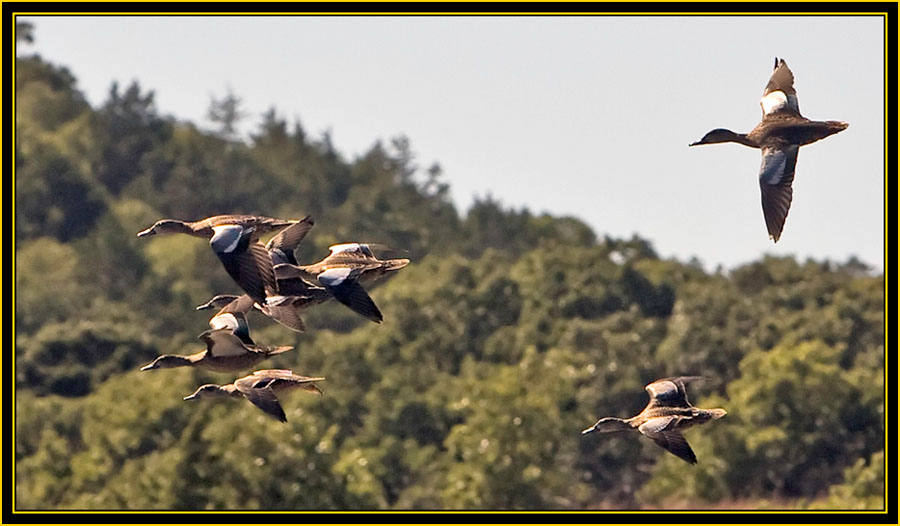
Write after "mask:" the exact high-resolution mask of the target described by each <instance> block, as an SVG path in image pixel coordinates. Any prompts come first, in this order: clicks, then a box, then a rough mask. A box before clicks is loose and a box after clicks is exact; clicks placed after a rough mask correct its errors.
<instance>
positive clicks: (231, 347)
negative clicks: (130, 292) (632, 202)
mask: <svg viewBox="0 0 900 526" xmlns="http://www.w3.org/2000/svg"><path fill="white" fill-rule="evenodd" d="M760 106H761V107H762V111H763V116H762V120H761V121H760V123H759V124H758V125H757V126H756V127H755V128H753V130H751V131H750V132H749V133H746V134H740V133H735V132H733V131H731V130H727V129H723V128H717V129H714V130H712V131H710V132H708V133H707V134H706V135H704V136H703V138H702V139H700V140H699V141H696V142H693V143H691V144H690V145H689V146H699V145H703V144H716V143H723V142H736V143H738V144H742V145H744V146H749V147H751V148H757V149H759V150H760V151H761V152H762V164H761V166H760V170H759V186H760V190H761V193H762V208H763V217H764V219H765V222H766V229H767V230H768V233H769V237H770V239H772V241H773V242H776V243H777V242H778V240H779V239H780V238H781V233H782V231H783V229H784V223H785V220H786V218H787V215H788V210H789V209H790V206H791V200H792V197H793V190H792V188H791V184H792V183H793V180H794V170H795V167H796V164H797V153H798V150H799V149H800V146H804V145H807V144H810V143H813V142H816V141H818V140H820V139H824V138H825V137H828V136H829V135H833V134H835V133H838V132H840V131H843V130H845V129H847V127H848V126H849V125H848V124H847V123H845V122H841V121H812V120H809V119H807V118H805V117H803V116H801V115H800V108H799V105H798V103H797V92H796V91H795V90H794V76H793V74H792V73H791V70H790V69H788V65H787V63H786V62H785V61H784V60H783V59H778V58H776V59H775V69H774V71H773V73H772V75H771V77H770V78H769V82H768V84H767V85H766V87H765V89H764V90H763V97H762V99H761V100H760ZM312 226H313V219H312V218H311V217H309V216H307V217H305V218H303V219H300V220H282V219H273V218H271V217H263V216H255V215H220V216H214V217H209V218H206V219H203V220H200V221H194V222H186V221H178V220H174V219H162V220H159V221H157V222H156V223H155V224H154V225H153V226H151V227H149V228H147V229H145V230H142V231H141V232H139V233H138V234H137V235H138V237H144V236H150V235H155V234H170V233H182V234H188V235H192V236H196V237H201V238H205V239H207V240H209V245H210V247H212V249H213V251H214V252H215V253H216V255H217V256H218V257H219V260H221V262H222V265H223V266H224V267H225V270H226V271H227V272H228V274H229V275H230V276H231V277H232V279H234V281H235V282H236V283H237V284H238V286H239V287H240V288H241V289H243V290H244V292H245V294H243V295H241V296H235V295H227V294H222V295H218V296H215V297H213V298H211V299H210V300H209V301H207V302H206V303H204V304H201V305H199V306H197V310H204V309H219V310H218V312H217V313H216V314H215V315H214V316H213V317H212V318H211V319H210V320H209V326H210V329H209V330H207V331H205V332H203V333H202V334H200V336H199V339H200V340H201V341H203V343H205V344H206V350H204V351H200V352H198V353H195V354H191V355H188V356H178V355H169V354H164V355H162V356H159V357H157V358H156V359H155V360H153V361H152V362H151V363H149V364H147V365H145V366H144V367H142V368H141V370H142V371H146V370H152V369H168V368H172V367H188V366H189V367H202V368H204V369H208V370H211V371H216V372H227V373H236V372H239V371H242V370H246V369H248V368H251V367H254V366H255V365H256V364H258V363H259V362H261V361H263V360H265V359H266V358H268V357H270V356H274V355H277V354H281V353H284V352H287V351H290V350H291V349H293V348H292V347H289V346H274V347H272V346H265V345H258V344H256V343H255V342H254V341H253V340H252V339H251V337H250V329H249V326H248V324H247V317H246V315H247V313H248V312H250V311H258V312H260V313H262V314H263V315H265V316H266V317H268V318H271V319H272V320H274V321H275V322H277V323H279V324H281V325H282V326H284V327H287V328H288V329H291V330H293V331H298V332H303V331H304V330H305V325H304V323H303V320H302V318H301V317H300V314H301V313H302V312H303V311H304V310H305V309H308V308H310V307H313V306H315V305H319V304H321V303H324V302H326V301H328V300H330V299H332V298H334V299H336V300H338V301H339V302H341V303H342V304H344V305H346V306H347V307H348V308H350V309H351V310H353V311H354V312H356V313H357V314H359V315H361V316H364V317H366V318H368V319H369V320H371V321H373V322H375V323H381V322H382V321H383V319H384V318H383V316H382V314H381V311H380V310H379V309H378V306H377V305H375V302H374V301H372V298H371V297H369V294H368V293H367V292H366V290H365V288H363V284H364V283H367V282H370V281H372V280H374V279H377V278H378V277H380V276H383V275H384V274H387V273H389V272H395V271H397V270H400V269H401V268H403V267H405V266H406V265H408V264H409V260H408V259H388V260H380V259H378V258H377V257H376V256H375V254H374V252H373V249H376V250H378V249H380V248H385V247H383V246H381V245H374V244H364V243H341V244H338V245H333V246H331V247H330V248H329V250H330V251H331V253H330V254H329V255H328V256H327V257H325V258H324V259H322V260H321V261H319V262H318V263H314V264H311V265H301V264H300V263H299V262H298V261H297V260H296V258H295V254H294V250H295V249H296V248H297V247H298V245H299V244H300V242H301V241H302V240H303V238H304V237H305V236H306V234H307V232H309V229H310V228H311V227H312ZM271 233H275V235H274V237H272V238H271V240H269V242H268V243H266V244H265V245H263V244H262V243H261V242H260V241H259V239H260V237H261V236H264V235H267V234H271ZM700 379H702V377H699V376H679V377H670V378H663V379H660V380H656V381H654V382H651V383H650V384H648V385H647V386H646V387H645V389H646V391H647V393H648V394H649V395H650V402H649V403H648V404H647V406H646V407H645V408H644V409H643V410H642V411H641V412H640V413H639V414H638V415H636V416H633V417H631V418H628V419H622V418H617V417H605V418H601V419H600V420H598V421H597V422H596V423H595V424H594V425H592V426H591V427H589V428H587V429H585V430H584V431H582V434H583V435H587V434H590V433H593V432H594V431H597V432H600V433H610V432H615V431H629V430H634V431H638V432H639V433H640V434H641V435H643V436H645V437H647V438H649V439H651V440H653V442H654V443H656V444H657V445H659V446H661V447H662V448H664V449H666V450H667V451H669V452H670V453H672V454H673V455H675V456H677V457H678V458H680V459H682V460H684V461H685V462H688V463H690V464H696V463H697V457H696V455H695V454H694V451H693V450H692V449H691V447H690V445H688V442H687V440H686V439H685V438H684V436H683V435H682V433H681V430H683V429H686V428H689V427H691V426H694V425H700V424H705V423H707V422H710V421H713V420H718V419H719V418H722V417H724V416H725V415H726V414H727V412H726V411H725V409H720V408H719V409H699V408H697V407H694V406H693V405H691V403H690V402H688V398H687V393H686V391H685V384H686V383H690V382H694V381H697V380H700ZM324 380H325V378H324V377H308V376H301V375H297V374H294V373H293V372H292V371H290V370H286V369H263V370H258V371H255V372H253V373H252V374H250V375H247V376H244V377H241V378H238V379H236V380H234V381H233V382H232V383H230V384H225V385H215V384H206V385H202V386H200V387H199V388H197V390H196V391H195V392H194V393H192V394H190V395H188V396H186V397H184V399H185V400H197V399H202V398H215V397H227V396H230V397H243V398H246V399H247V400H249V401H250V402H251V403H252V404H254V405H255V406H257V407H258V408H260V409H261V410H262V411H264V412H265V413H266V414H267V415H269V416H271V417H273V418H275V419H277V420H279V421H281V422H286V421H287V418H286V417H285V414H284V410H283V409H282V407H281V404H280V402H279V401H278V396H277V395H278V394H283V393H286V392H288V391H291V390H294V389H302V390H304V391H308V392H310V393H315V394H322V390H321V389H320V388H319V387H318V386H317V385H316V382H321V381H324Z"/></svg>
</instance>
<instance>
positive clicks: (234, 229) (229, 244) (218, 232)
mask: <svg viewBox="0 0 900 526" xmlns="http://www.w3.org/2000/svg"><path fill="white" fill-rule="evenodd" d="M213 232H215V234H213V237H212V238H211V239H210V240H209V244H210V245H211V246H212V247H213V250H215V251H216V252H218V253H219V254H228V253H230V252H232V251H233V250H234V249H235V248H237V246H238V243H240V241H241V234H243V233H244V227H242V226H239V225H220V226H214V227H213Z"/></svg>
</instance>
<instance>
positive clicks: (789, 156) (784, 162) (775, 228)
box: [759, 145, 800, 243]
mask: <svg viewBox="0 0 900 526" xmlns="http://www.w3.org/2000/svg"><path fill="white" fill-rule="evenodd" d="M799 151H800V146H798V145H785V146H782V145H779V146H764V147H763V148H762V164H761V165H760V168H759V189H760V191H761V192H762V208H763V216H764V217H765V219H766V229H767V230H768V231H769V238H771V239H772V241H774V242H776V243H777V242H778V239H779V238H781V231H782V230H783V229H784V222H785V220H786V219H787V215H788V210H790V208H791V201H792V199H793V196H794V190H793V188H792V187H791V184H792V183H793V182H794V170H795V169H796V167H797V153H798V152H799Z"/></svg>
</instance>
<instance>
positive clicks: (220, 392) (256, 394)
mask: <svg viewBox="0 0 900 526" xmlns="http://www.w3.org/2000/svg"><path fill="white" fill-rule="evenodd" d="M322 380H325V378H321V377H317V378H311V377H307V376H299V375H296V374H294V373H293V372H291V371H289V370H287V369H266V370H263V371H256V372H254V373H253V374H251V375H249V376H245V377H243V378H238V379H237V380H235V381H234V382H232V383H230V384H228V385H215V384H206V385H201V386H200V387H199V388H198V389H197V390H196V391H194V393H193V394H191V395H188V396H185V397H184V399H185V400H197V399H201V398H223V397H228V396H233V397H240V396H243V397H244V398H246V399H247V400H249V401H250V402H252V403H253V405H255V406H256V407H258V408H260V409H262V410H263V411H264V412H265V413H266V414H267V415H269V416H271V417H272V418H275V419H276V420H279V421H281V422H287V417H286V416H285V414H284V409H282V408H281V404H280V403H279V402H278V395H279V394H282V393H286V392H288V391H292V390H294V389H303V390H304V391H308V392H310V393H316V394H322V390H321V389H319V387H318V386H317V385H316V384H315V383H313V382H320V381H322Z"/></svg>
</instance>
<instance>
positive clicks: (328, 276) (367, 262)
mask: <svg viewBox="0 0 900 526" xmlns="http://www.w3.org/2000/svg"><path fill="white" fill-rule="evenodd" d="M378 247H381V246H380V245H374V244H366V243H341V244H339V245H332V246H330V247H328V250H330V251H331V254H329V255H328V257H326V258H325V259H323V260H322V261H319V262H318V263H315V264H313V265H292V264H290V263H282V264H276V265H275V276H276V277H277V278H278V281H279V282H281V281H282V280H285V279H295V278H300V279H302V280H304V281H307V282H310V283H314V284H318V285H321V286H322V287H324V288H325V290H327V291H328V292H329V293H330V294H331V295H332V296H334V298H335V299H336V300H338V301H340V302H341V303H343V304H344V305H346V306H347V307H349V308H350V309H352V310H353V311H354V312H356V313H357V314H360V315H362V316H365V317H366V318H368V319H370V320H372V321H374V322H375V323H381V322H382V320H383V319H384V317H383V316H382V314H381V311H380V310H379V309H378V306H376V305H375V302H374V301H372V298H371V297H369V294H368V293H367V292H366V290H365V289H364V288H363V286H362V285H361V283H365V282H369V281H373V280H375V279H377V278H378V277H380V276H383V275H384V274H387V273H388V272H394V271H397V270H400V269H401V268H403V267H405V266H406V265H408V264H409V260H408V259H386V260H381V259H378V258H377V257H376V256H375V254H374V252H372V248H378ZM381 248H386V247H381Z"/></svg>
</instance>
